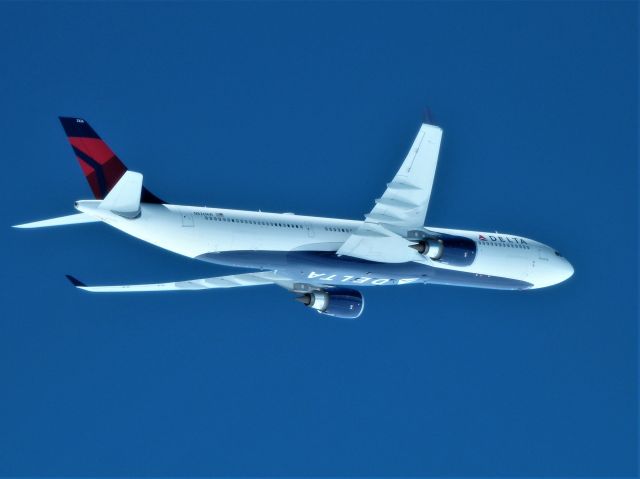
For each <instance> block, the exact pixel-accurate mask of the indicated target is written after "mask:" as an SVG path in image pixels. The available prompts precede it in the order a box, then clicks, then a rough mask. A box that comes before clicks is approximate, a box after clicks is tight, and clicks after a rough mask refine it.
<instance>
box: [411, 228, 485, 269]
mask: <svg viewBox="0 0 640 479" xmlns="http://www.w3.org/2000/svg"><path fill="white" fill-rule="evenodd" d="M409 247H410V248H413V249H415V250H416V251H417V252H418V253H420V254H421V255H423V256H426V257H427V258H430V259H432V260H434V261H438V262H440V263H445V264H450V265H453V266H469V265H470V264H471V263H473V260H474V259H475V257H476V243H475V241H473V240H471V239H469V238H464V237H462V236H449V235H446V236H445V235H442V236H441V237H438V238H424V239H421V240H420V241H418V242H417V243H416V244H412V245H410V246H409Z"/></svg>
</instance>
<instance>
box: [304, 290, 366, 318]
mask: <svg viewBox="0 0 640 479" xmlns="http://www.w3.org/2000/svg"><path fill="white" fill-rule="evenodd" d="M296 300H298V301H300V302H301V303H302V304H304V305H305V306H308V307H310V308H313V309H315V310H316V311H318V312H319V313H322V314H328V315H329V316H334V317H336V318H344V319H356V318H357V317H358V316H360V315H361V314H362V311H363V310H364V297H363V296H362V294H361V293H360V291H356V290H355V289H346V288H332V289H329V290H327V291H311V292H309V293H305V294H303V295H302V296H298V297H297V298H296Z"/></svg>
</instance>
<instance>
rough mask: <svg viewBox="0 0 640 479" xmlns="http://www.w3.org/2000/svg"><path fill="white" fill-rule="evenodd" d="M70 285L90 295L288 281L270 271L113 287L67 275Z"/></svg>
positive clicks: (286, 283)
mask: <svg viewBox="0 0 640 479" xmlns="http://www.w3.org/2000/svg"><path fill="white" fill-rule="evenodd" d="M67 278H68V279H69V281H71V283H72V284H73V285H74V286H75V287H76V288H79V289H83V290H85V291H90V292H92V293H138V292H149V291H189V290H200V289H216V288H237V287H241V286H261V285H265V284H278V285H280V286H283V287H285V288H286V287H287V286H288V284H289V283H290V281H288V280H287V278H283V277H281V276H278V275H277V274H276V273H275V272H272V271H263V272H258V273H244V274H232V275H229V276H217V277H213V278H201V279H192V280H188V281H176V282H170V283H153V284H124V285H114V286H87V285H86V284H84V283H83V282H81V281H79V280H78V279H76V278H74V277H73V276H70V275H67Z"/></svg>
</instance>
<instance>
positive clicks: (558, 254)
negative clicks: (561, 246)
mask: <svg viewBox="0 0 640 479" xmlns="http://www.w3.org/2000/svg"><path fill="white" fill-rule="evenodd" d="M554 253H555V254H556V256H560V257H562V255H561V254H560V253H558V252H557V251H554Z"/></svg>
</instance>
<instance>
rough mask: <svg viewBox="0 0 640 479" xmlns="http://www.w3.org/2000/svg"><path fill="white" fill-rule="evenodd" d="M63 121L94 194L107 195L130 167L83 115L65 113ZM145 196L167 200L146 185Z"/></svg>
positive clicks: (144, 199) (150, 200)
mask: <svg viewBox="0 0 640 479" xmlns="http://www.w3.org/2000/svg"><path fill="white" fill-rule="evenodd" d="M60 123H62V128H64V132H65V133H66V135H67V138H68V140H69V143H70V144H71V148H73V152H74V153H75V155H76V158H77V159H78V162H79V163H80V167H81V168H82V172H83V173H84V176H85V177H86V178H87V182H88V183H89V186H90V187H91V191H92V192H93V196H94V197H95V198H96V199H98V200H102V199H104V198H106V197H107V195H108V194H109V192H110V191H111V190H112V189H113V188H114V186H116V183H118V181H119V180H120V178H122V175H124V174H125V172H126V171H127V167H126V166H125V164H124V163H123V162H122V161H120V159H119V158H118V157H117V156H116V154H115V153H114V152H113V151H112V150H111V148H109V145H107V143H106V142H105V141H104V140H102V138H100V137H99V136H98V134H97V133H96V132H95V130H94V129H93V128H91V126H90V125H89V123H88V122H86V121H85V120H83V119H82V118H72V117H62V116H61V117H60ZM141 200H142V202H143V203H164V201H162V200H161V199H160V198H158V197H157V196H156V195H154V194H153V193H151V192H150V191H149V190H147V189H146V188H145V187H143V188H142V198H141Z"/></svg>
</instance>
